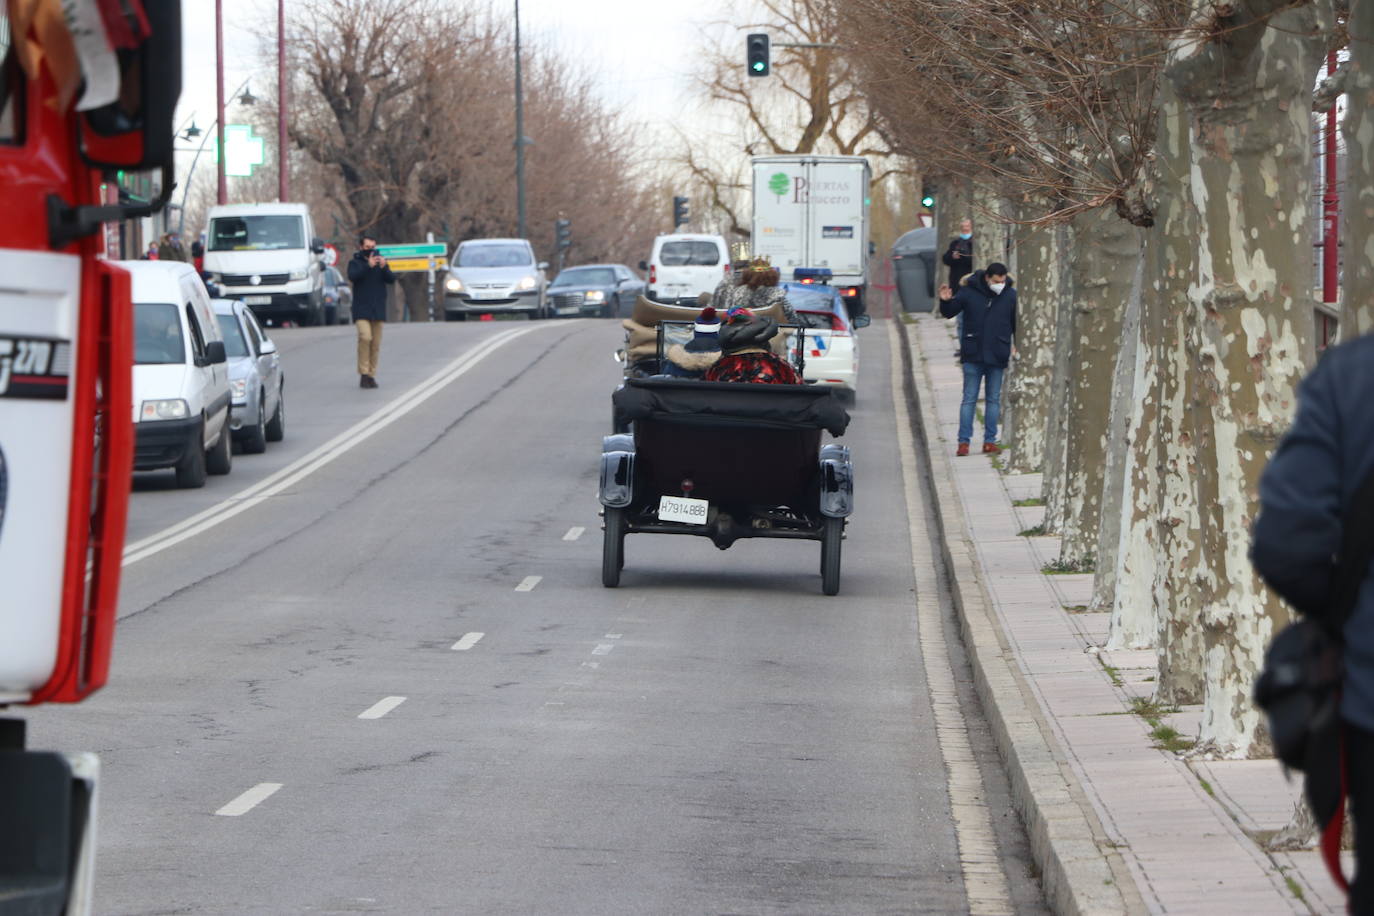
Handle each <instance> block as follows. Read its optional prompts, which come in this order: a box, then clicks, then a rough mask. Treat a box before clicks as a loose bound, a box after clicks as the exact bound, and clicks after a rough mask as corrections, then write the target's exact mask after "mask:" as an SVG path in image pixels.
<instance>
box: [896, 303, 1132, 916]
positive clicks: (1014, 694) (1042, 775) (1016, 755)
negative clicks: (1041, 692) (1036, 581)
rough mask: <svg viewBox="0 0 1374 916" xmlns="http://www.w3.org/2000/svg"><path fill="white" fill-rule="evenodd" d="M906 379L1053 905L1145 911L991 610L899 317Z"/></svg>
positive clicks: (949, 556)
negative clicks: (933, 432)
mask: <svg viewBox="0 0 1374 916" xmlns="http://www.w3.org/2000/svg"><path fill="white" fill-rule="evenodd" d="M893 323H894V324H896V326H897V328H898V333H899V334H900V340H901V351H902V371H903V382H904V388H905V390H906V396H907V401H908V403H909V404H910V406H911V408H912V420H911V425H912V430H911V432H912V435H913V437H914V438H915V439H916V442H917V445H918V447H919V449H920V453H921V454H922V455H923V456H924V457H925V459H926V468H927V471H926V475H925V476H926V482H927V484H928V485H929V489H930V495H931V498H932V502H933V503H934V507H935V522H936V525H937V526H938V529H939V532H940V552H941V559H942V560H943V562H944V565H945V570H946V573H947V579H948V582H949V587H950V592H951V594H952V595H953V598H954V605H955V610H956V612H957V615H958V619H959V627H960V632H961V635H962V637H963V641H964V645H965V647H966V649H967V651H968V656H969V662H970V664H971V666H972V669H973V679H974V684H975V687H976V689H977V692H978V697H979V699H980V700H981V701H982V704H983V713H984V715H985V717H986V718H987V720H988V724H989V726H990V727H991V730H992V734H993V737H994V738H995V740H996V742H997V748H998V751H999V753H1000V755H1001V757H1002V761H1003V763H1004V764H1005V766H1006V771H1007V777H1008V779H1009V781H1010V783H1011V792H1012V798H1013V801H1014V804H1015V805H1016V808H1017V812H1018V813H1019V814H1020V815H1021V819H1022V822H1023V823H1024V824H1025V827H1026V833H1027V835H1028V836H1029V838H1030V845H1031V855H1032V857H1033V859H1034V860H1035V864H1036V866H1037V867H1038V868H1039V869H1040V873H1041V885H1042V887H1043V889H1044V894H1045V900H1046V902H1047V903H1048V904H1049V906H1050V908H1051V909H1053V910H1054V912H1056V913H1064V914H1073V916H1078V914H1089V913H1092V914H1097V913H1123V914H1125V913H1129V914H1135V913H1145V912H1148V907H1147V906H1146V904H1145V901H1144V899H1143V898H1142V897H1141V896H1140V893H1139V890H1138V889H1137V887H1136V884H1135V879H1134V878H1133V877H1132V876H1131V872H1130V869H1129V867H1128V866H1127V864H1126V862H1125V860H1124V859H1123V858H1122V857H1121V855H1120V854H1119V853H1117V852H1116V851H1115V850H1114V849H1112V847H1111V846H1110V845H1109V843H1108V839H1107V835H1106V832H1105V831H1104V830H1103V828H1102V825H1101V823H1100V822H1099V821H1098V819H1097V816H1096V814H1095V813H1094V812H1093V810H1092V804H1091V802H1090V801H1089V800H1088V798H1087V796H1086V795H1085V793H1084V792H1083V789H1082V787H1081V786H1080V785H1079V783H1078V780H1077V778H1076V777H1075V776H1074V775H1073V773H1072V771H1071V770H1070V768H1069V766H1068V763H1067V761H1066V759H1065V755H1064V753H1063V751H1062V750H1061V749H1060V747H1059V744H1058V742H1057V740H1056V739H1055V738H1054V737H1053V735H1052V732H1051V731H1050V729H1049V725H1048V723H1047V722H1045V720H1044V717H1043V714H1042V713H1041V710H1040V708H1039V705H1038V703H1037V702H1036V700H1035V698H1034V696H1033V695H1032V694H1031V692H1030V689H1029V687H1028V685H1027V684H1026V683H1025V679H1024V676H1023V675H1022V673H1021V671H1020V668H1019V666H1018V665H1017V663H1016V660H1015V656H1014V653H1013V652H1012V651H1011V649H1010V648H1009V646H1008V645H1007V644H1006V643H1005V641H1004V634H1003V632H1002V628H1001V626H1000V625H999V624H998V622H997V620H996V619H995V617H994V615H993V613H992V602H991V600H990V598H989V596H988V592H987V589H986V587H985V586H984V582H983V571H982V568H981V564H980V563H979V561H978V558H977V554H976V551H975V550H974V547H973V544H972V541H971V540H970V538H969V534H968V529H967V527H966V525H965V522H964V509H963V505H962V503H961V502H960V500H959V497H958V495H957V490H956V489H955V483H954V474H953V469H952V467H951V466H950V459H949V456H948V455H947V454H945V450H944V449H941V448H940V447H939V444H938V442H937V441H936V440H935V438H934V437H933V436H931V435H930V431H931V430H934V429H938V427H939V423H938V420H937V419H936V416H935V412H934V408H933V406H932V404H933V402H934V398H933V396H932V394H931V388H930V381H929V379H928V378H927V377H926V374H925V371H924V369H922V368H921V367H920V366H918V365H916V361H915V359H913V353H912V351H913V349H915V344H914V342H913V340H912V337H911V333H910V331H909V330H908V328H907V325H906V323H905V322H904V321H902V320H901V319H900V318H898V319H897V320H895V321H894V322H893Z"/></svg>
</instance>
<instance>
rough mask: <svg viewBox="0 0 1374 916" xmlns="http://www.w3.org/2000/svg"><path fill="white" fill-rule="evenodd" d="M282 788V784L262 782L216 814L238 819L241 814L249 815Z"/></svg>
mask: <svg viewBox="0 0 1374 916" xmlns="http://www.w3.org/2000/svg"><path fill="white" fill-rule="evenodd" d="M281 786H282V784H281V783H279V782H260V783H258V784H257V785H256V786H254V787H253V788H251V789H249V790H248V791H247V792H244V793H243V794H242V795H240V796H239V797H238V798H236V799H234V800H233V801H231V802H230V803H229V804H227V805H225V806H224V807H223V808H220V809H219V810H218V811H216V812H215V813H216V814H218V815H221V816H222V817H238V816H239V815H240V814H247V813H248V812H249V811H252V810H253V809H254V808H256V807H257V806H258V805H260V804H262V803H263V802H264V801H266V800H267V799H269V798H271V797H272V796H273V795H274V794H275V793H276V791H277V790H278V789H280V788H281Z"/></svg>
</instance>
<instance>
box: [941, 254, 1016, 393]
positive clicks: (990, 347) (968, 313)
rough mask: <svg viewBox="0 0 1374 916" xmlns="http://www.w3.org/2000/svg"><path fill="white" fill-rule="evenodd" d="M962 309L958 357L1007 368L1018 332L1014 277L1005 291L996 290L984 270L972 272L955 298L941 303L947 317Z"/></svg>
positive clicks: (955, 294) (942, 312)
mask: <svg viewBox="0 0 1374 916" xmlns="http://www.w3.org/2000/svg"><path fill="white" fill-rule="evenodd" d="M960 312H963V313H964V336H963V338H962V339H961V340H960V341H959V358H960V359H961V360H963V361H964V362H966V363H982V364H983V365H985V366H998V367H1000V368H1002V369H1005V368H1007V363H1009V362H1011V339H1012V337H1014V336H1015V335H1016V287H1015V286H1013V285H1012V282H1011V277H1008V278H1007V285H1006V286H1005V287H1003V289H1002V292H1000V293H994V292H993V291H992V289H991V288H990V287H989V286H988V281H987V277H986V275H985V272H984V271H981V270H975V271H974V272H973V273H971V274H969V275H968V276H967V277H965V278H964V280H963V282H962V283H961V284H960V285H959V289H958V290H957V291H956V292H955V293H954V298H953V299H950V300H949V301H948V302H941V303H940V314H941V315H944V316H945V317H946V318H953V317H954V316H955V315H958V314H959V313H960Z"/></svg>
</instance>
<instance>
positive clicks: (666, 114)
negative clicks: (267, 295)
mask: <svg viewBox="0 0 1374 916" xmlns="http://www.w3.org/2000/svg"><path fill="white" fill-rule="evenodd" d="M286 4H287V16H288V17H289V16H290V15H291V5H292V0H286ZM744 5H745V4H743V3H732V2H730V0H691V2H689V0H573V2H569V0H521V3H520V19H521V26H522V30H523V31H524V33H525V34H527V35H530V36H531V37H532V38H534V39H536V40H537V42H538V43H539V44H544V45H553V46H555V47H557V48H558V49H560V50H561V51H563V52H565V53H567V54H569V55H571V56H572V57H573V58H574V59H577V60H579V61H582V62H584V63H586V64H587V65H588V66H589V67H590V68H591V69H592V70H593V72H594V73H596V74H597V77H598V81H599V83H600V85H601V87H602V92H603V94H604V95H605V97H606V98H607V99H608V100H611V101H613V102H616V103H620V104H623V105H625V106H626V107H627V108H628V110H629V112H630V113H631V114H632V115H633V116H634V117H636V118H637V119H639V120H643V121H646V122H649V123H653V122H660V123H662V122H665V121H668V120H672V119H677V118H680V117H681V116H682V114H683V111H684V108H687V107H689V106H692V105H694V104H695V96H694V95H693V91H692V87H691V81H690V73H691V70H692V67H693V64H694V60H693V53H694V48H696V46H697V44H698V36H699V34H700V33H699V26H701V25H704V24H706V23H708V22H710V21H712V20H716V19H719V18H722V17H723V15H725V14H724V13H723V11H725V10H729V9H732V8H737V7H742V6H744ZM497 7H498V8H501V7H509V8H511V9H512V11H513V9H514V4H513V3H512V2H511V0H504V2H501V3H498V4H497ZM224 8H225V23H224V45H225V67H224V83H225V85H224V91H225V93H226V98H228V97H229V95H230V94H231V93H233V91H234V89H235V88H236V87H237V86H238V85H239V84H240V83H241V82H243V80H244V79H245V78H249V77H251V76H252V75H253V74H254V73H255V72H259V70H260V68H259V66H258V63H259V61H260V59H261V58H260V48H261V46H262V44H263V43H264V42H265V41H269V40H271V39H273V38H274V37H275V33H274V31H273V30H274V28H275V23H276V4H275V3H273V2H271V0H225V2H224ZM214 12H215V5H214V2H213V0H187V2H184V3H183V4H182V17H183V29H184V36H183V51H184V66H183V78H182V87H183V88H182V96H181V105H180V109H179V111H178V117H177V123H178V125H181V124H182V123H183V122H189V120H190V119H191V118H192V117H193V116H194V118H195V122H196V124H197V125H199V126H200V127H201V128H202V129H208V128H209V126H210V124H211V123H212V122H213V121H214V120H215V21H214ZM741 55H743V49H742V48H741ZM250 88H251V89H252V90H253V92H254V93H256V94H261V93H263V92H264V91H266V89H267V84H266V82H265V81H263V80H257V81H252V82H250ZM226 120H228V121H229V123H234V120H235V119H234V113H233V109H232V108H231V109H230V111H229V116H228V118H227V119H226ZM182 145H183V146H185V145H186V144H185V143H183V144H182ZM193 155H194V154H193V153H184V154H182V161H181V162H180V165H181V169H182V171H183V173H184V171H185V170H186V169H187V168H189V167H190V163H191V158H192V156H193ZM268 155H269V156H270V155H273V153H272V152H269V153H268ZM210 161H211V160H210V159H209V156H208V155H207V156H204V157H202V159H201V163H200V165H199V166H198V167H197V169H198V170H199V169H200V168H208V167H210V165H209V163H210ZM183 180H184V178H183Z"/></svg>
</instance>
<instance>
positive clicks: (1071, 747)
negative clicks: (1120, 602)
mask: <svg viewBox="0 0 1374 916" xmlns="http://www.w3.org/2000/svg"><path fill="white" fill-rule="evenodd" d="M952 324H953V323H952V322H945V321H941V320H939V319H938V318H931V317H928V316H924V315H923V316H919V317H918V318H917V320H916V321H915V322H914V323H911V324H908V325H905V326H904V327H903V328H902V329H901V330H903V331H904V332H905V338H906V341H907V345H909V347H910V356H911V362H910V366H911V368H912V382H913V385H914V391H913V393H914V395H915V399H916V404H915V405H914V406H915V407H916V414H917V416H916V422H917V424H918V425H919V427H920V428H921V429H922V431H923V433H924V439H925V441H924V442H923V443H922V445H923V447H924V450H925V452H926V453H927V455H928V457H929V459H930V467H931V474H932V477H933V479H934V490H935V495H936V501H937V504H938V505H937V515H938V516H939V518H940V520H941V524H942V528H943V532H944V535H945V541H946V544H945V549H946V552H947V553H946V562H947V564H948V565H949V566H950V573H951V580H952V581H953V588H954V592H955V595H954V598H955V603H956V605H957V606H958V607H959V608H960V613H961V618H962V624H963V628H964V631H965V641H966V642H970V643H977V642H979V641H981V642H982V643H983V645H981V646H979V645H976V644H971V645H970V646H969V650H970V656H971V657H972V658H973V659H974V665H975V675H976V677H977V679H978V681H979V692H980V694H981V695H982V697H983V702H984V704H985V706H986V707H987V708H988V715H989V718H990V719H992V720H994V721H997V722H998V723H999V725H1000V727H998V728H996V729H995V730H996V731H997V732H998V740H999V746H1000V748H1001V751H1002V756H1003V758H1004V759H1005V760H1006V762H1007V766H1008V770H1009V772H1011V774H1012V782H1013V786H1014V788H1015V791H1016V795H1017V804H1018V807H1019V808H1020V809H1021V814H1022V817H1023V819H1024V820H1025V821H1026V824H1027V830H1028V832H1029V833H1030V834H1031V836H1032V843H1033V846H1034V852H1035V855H1036V859H1037V864H1038V865H1039V866H1040V867H1041V869H1042V871H1043V873H1044V883H1045V888H1046V895H1047V898H1048V899H1049V902H1050V904H1051V906H1053V907H1054V908H1055V910H1056V911H1058V912H1132V913H1134V912H1151V913H1210V914H1215V913H1244V914H1268V913H1339V912H1342V911H1343V910H1342V907H1343V904H1344V901H1343V899H1342V896H1341V894H1340V892H1339V890H1338V889H1337V888H1336V886H1335V884H1334V883H1333V882H1332V881H1331V879H1330V878H1329V877H1328V876H1327V874H1326V871H1325V869H1324V867H1323V866H1322V864H1321V861H1320V859H1319V857H1318V854H1317V853H1316V851H1315V850H1313V851H1302V852H1285V853H1270V852H1266V851H1265V850H1264V848H1263V847H1262V845H1261V844H1262V843H1263V842H1264V841H1265V840H1267V839H1268V838H1269V837H1271V836H1272V835H1273V834H1274V833H1275V832H1276V831H1278V830H1280V829H1282V828H1283V827H1284V826H1286V825H1287V824H1288V822H1289V820H1290V818H1291V816H1292V813H1293V810H1294V804H1295V802H1296V800H1297V797H1298V794H1299V792H1300V785H1299V784H1298V783H1297V782H1296V781H1294V782H1293V783H1292V784H1289V783H1288V782H1286V781H1285V779H1284V777H1283V774H1282V772H1281V770H1280V767H1279V765H1278V764H1277V763H1276V762H1274V761H1272V760H1235V761H1231V760H1226V761H1198V762H1190V761H1185V760H1184V759H1182V758H1181V757H1179V756H1178V755H1177V754H1176V753H1173V752H1171V751H1169V750H1165V749H1163V748H1161V747H1159V745H1160V744H1161V743H1165V742H1168V741H1169V740H1170V737H1171V733H1170V732H1169V731H1168V729H1169V728H1172V729H1173V730H1174V731H1176V732H1177V733H1179V735H1180V736H1181V737H1182V738H1185V739H1186V738H1191V737H1194V736H1195V735H1196V734H1197V731H1198V723H1199V721H1200V708H1198V707H1182V708H1179V709H1172V708H1170V709H1161V708H1159V707H1156V706H1154V705H1153V704H1152V703H1150V702H1149V701H1150V699H1151V697H1152V694H1153V684H1154V680H1155V674H1156V669H1155V655H1154V652H1153V651H1143V652H1138V651H1125V652H1107V651H1106V650H1104V649H1100V648H1099V647H1100V646H1102V645H1103V644H1104V643H1105V642H1106V641H1107V627H1108V617H1109V615H1108V614H1107V613H1089V612H1087V610H1086V608H1087V605H1088V603H1089V601H1090V599H1091V594H1092V576H1091V575H1046V574H1044V573H1042V572H1041V569H1042V568H1043V567H1044V566H1045V564H1046V563H1049V562H1051V561H1052V560H1054V559H1055V558H1056V557H1057V556H1058V552H1059V541H1058V539H1057V538H1053V537H1043V536H1040V537H1021V536H1019V532H1022V531H1025V530H1028V529H1031V528H1034V527H1035V526H1037V525H1039V524H1040V522H1041V520H1042V516H1043V513H1044V510H1043V509H1042V508H1037V507H1017V506H1014V505H1013V502H1015V501H1021V500H1027V499H1034V498H1036V497H1039V496H1040V475H1038V474H1024V475H1007V474H1003V473H1002V472H1001V471H999V470H998V469H997V468H996V467H995V466H994V463H993V462H992V461H990V460H989V459H988V458H985V457H981V456H971V457H968V458H955V457H954V448H955V444H956V429H957V424H958V410H959V399H960V389H961V373H960V369H959V365H958V363H957V362H956V361H955V359H954V357H953V355H952V354H953V351H954V337H953V332H952ZM894 330H895V329H894ZM977 425H978V429H976V430H975V432H976V433H977V435H975V437H974V438H975V440H976V441H975V442H974V443H973V445H974V448H975V449H976V448H977V447H978V446H979V445H980V444H981V441H982V438H981V423H979V424H977ZM989 623H990V625H987V626H984V629H985V630H986V632H980V630H979V627H980V625H986V624H989ZM993 640H996V642H995V643H994V642H993ZM1147 717H1148V718H1149V720H1151V721H1147ZM1046 748H1048V752H1049V755H1050V756H1052V757H1053V759H1054V763H1055V764H1056V766H1055V769H1054V771H1050V770H1049V769H1047V768H1046V766H1045V765H1044V760H1043V759H1041V758H1043V757H1044V755H1045V750H1046ZM1066 793H1067V797H1068V798H1070V799H1072V800H1073V802H1074V804H1075V805H1076V806H1077V811H1074V810H1071V808H1070V807H1068V806H1066V805H1065V796H1066ZM1075 834H1077V835H1076V836H1075ZM1084 841H1090V842H1091V844H1092V845H1091V846H1088V845H1086V844H1085V842H1084ZM1112 885H1115V886H1114V887H1113V886H1112ZM1104 891H1106V892H1107V893H1104Z"/></svg>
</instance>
